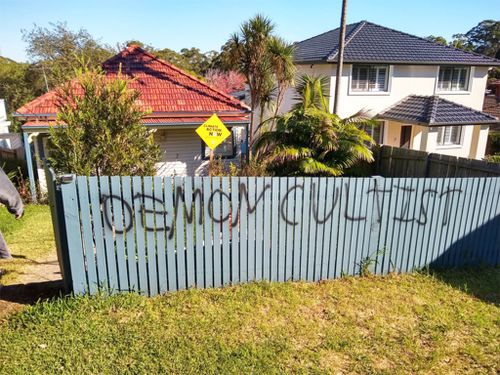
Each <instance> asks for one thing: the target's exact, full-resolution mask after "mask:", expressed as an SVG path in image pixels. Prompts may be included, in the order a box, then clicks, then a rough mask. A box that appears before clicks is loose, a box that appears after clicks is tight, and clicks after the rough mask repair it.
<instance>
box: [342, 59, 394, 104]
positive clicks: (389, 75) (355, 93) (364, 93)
mask: <svg viewBox="0 0 500 375" xmlns="http://www.w3.org/2000/svg"><path fill="white" fill-rule="evenodd" d="M354 65H373V66H387V67H388V69H387V90H386V91H356V90H353V89H352V86H351V85H352V81H353V70H354V69H353V68H354ZM393 69H394V66H393V65H388V64H363V63H359V64H351V65H350V67H349V83H348V95H352V96H367V95H368V96H371V95H373V96H384V95H390V94H391V86H392V73H393Z"/></svg>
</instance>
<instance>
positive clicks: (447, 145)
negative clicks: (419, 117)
mask: <svg viewBox="0 0 500 375" xmlns="http://www.w3.org/2000/svg"><path fill="white" fill-rule="evenodd" d="M456 127H459V128H460V133H459V135H458V138H459V140H458V143H441V144H440V143H439V141H438V139H439V132H440V131H442V132H443V133H444V131H445V128H456ZM464 130H465V127H464V126H455V125H454V126H439V127H438V128H437V134H436V148H439V149H450V148H462V146H463V141H464ZM450 134H451V133H450ZM443 136H444V134H443Z"/></svg>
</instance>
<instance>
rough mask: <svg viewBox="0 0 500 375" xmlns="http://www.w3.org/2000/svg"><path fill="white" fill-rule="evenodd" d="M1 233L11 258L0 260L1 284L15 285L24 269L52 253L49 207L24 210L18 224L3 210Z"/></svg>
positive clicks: (53, 248)
mask: <svg viewBox="0 0 500 375" xmlns="http://www.w3.org/2000/svg"><path fill="white" fill-rule="evenodd" d="M0 230H1V231H2V233H3V235H4V237H5V240H6V241H7V244H8V245H9V248H10V250H11V252H12V256H13V257H14V258H13V259H10V260H0V270H1V271H0V284H12V283H15V282H16V281H17V280H18V279H19V278H20V276H21V275H22V273H23V271H24V270H25V269H26V268H27V267H29V266H30V265H32V264H35V263H36V262H37V261H39V260H40V259H43V258H45V257H46V256H47V255H48V254H49V253H50V252H52V251H53V252H55V244H54V233H53V231H52V221H51V218H50V209H49V206H46V205H28V206H26V209H25V213H24V216H23V217H22V219H21V220H16V219H15V218H14V216H12V215H11V214H9V212H8V211H7V209H6V208H5V207H3V206H2V207H0Z"/></svg>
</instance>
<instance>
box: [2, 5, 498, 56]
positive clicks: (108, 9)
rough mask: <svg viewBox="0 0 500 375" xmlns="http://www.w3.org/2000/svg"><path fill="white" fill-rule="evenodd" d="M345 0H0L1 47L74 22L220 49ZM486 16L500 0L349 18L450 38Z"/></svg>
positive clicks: (120, 35) (107, 37)
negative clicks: (236, 36) (251, 27)
mask: <svg viewBox="0 0 500 375" xmlns="http://www.w3.org/2000/svg"><path fill="white" fill-rule="evenodd" d="M340 10H341V0H308V1H303V0H302V1H297V0H243V1H237V0H206V1H202V0H177V1H173V0H163V1H161V0H122V1H118V0H66V1H59V0H0V55H1V56H4V57H9V58H11V59H14V60H16V61H27V60H28V56H27V55H26V52H25V48H26V44H25V43H24V42H23V40H22V33H21V30H22V29H25V30H30V29H32V28H33V25H34V24H37V25H39V26H49V23H50V22H57V21H63V22H66V23H67V24H68V26H69V28H70V29H72V30H77V29H79V28H84V29H86V30H87V31H89V32H90V34H92V35H93V36H94V37H95V38H97V39H98V40H100V41H101V42H103V43H107V44H109V45H111V46H113V47H115V46H116V44H117V43H122V42H124V41H127V40H140V41H142V42H144V43H147V44H150V45H152V46H154V47H156V48H170V49H173V50H176V51H178V50H180V49H181V48H184V47H188V48H190V47H197V48H200V50H201V51H203V52H206V51H209V50H217V51H218V50H219V49H220V47H221V45H222V44H224V43H225V41H226V40H227V39H228V37H229V36H230V35H231V34H232V33H233V32H235V31H237V30H238V28H239V26H240V25H241V23H242V22H243V21H245V20H247V19H248V18H250V17H252V16H253V15H255V14H257V13H261V14H264V15H266V16H268V17H270V18H271V19H272V20H273V22H274V23H275V25H276V31H277V33H278V34H279V35H280V36H282V37H283V38H285V39H286V40H288V41H290V42H294V41H300V40H303V39H306V38H308V37H311V36H314V35H317V34H320V33H322V32H325V31H328V30H331V29H334V28H336V27H338V24H339V22H340ZM484 19H497V20H498V19H500V0H349V1H348V8H347V20H348V23H353V22H357V21H361V20H368V21H371V22H374V23H378V24H381V25H383V26H387V27H391V28H394V29H397V30H400V31H404V32H407V33H410V34H414V35H418V36H422V37H425V36H428V35H431V34H432V35H441V36H444V37H445V38H446V39H451V36H452V35H453V34H456V33H465V32H467V31H468V30H470V29H471V28H472V27H474V26H475V25H477V24H478V23H479V22H480V21H482V20H484Z"/></svg>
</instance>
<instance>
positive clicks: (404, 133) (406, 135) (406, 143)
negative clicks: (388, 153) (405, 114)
mask: <svg viewBox="0 0 500 375" xmlns="http://www.w3.org/2000/svg"><path fill="white" fill-rule="evenodd" d="M410 141H411V125H405V126H402V127H401V137H400V142H399V147H401V148H410Z"/></svg>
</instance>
